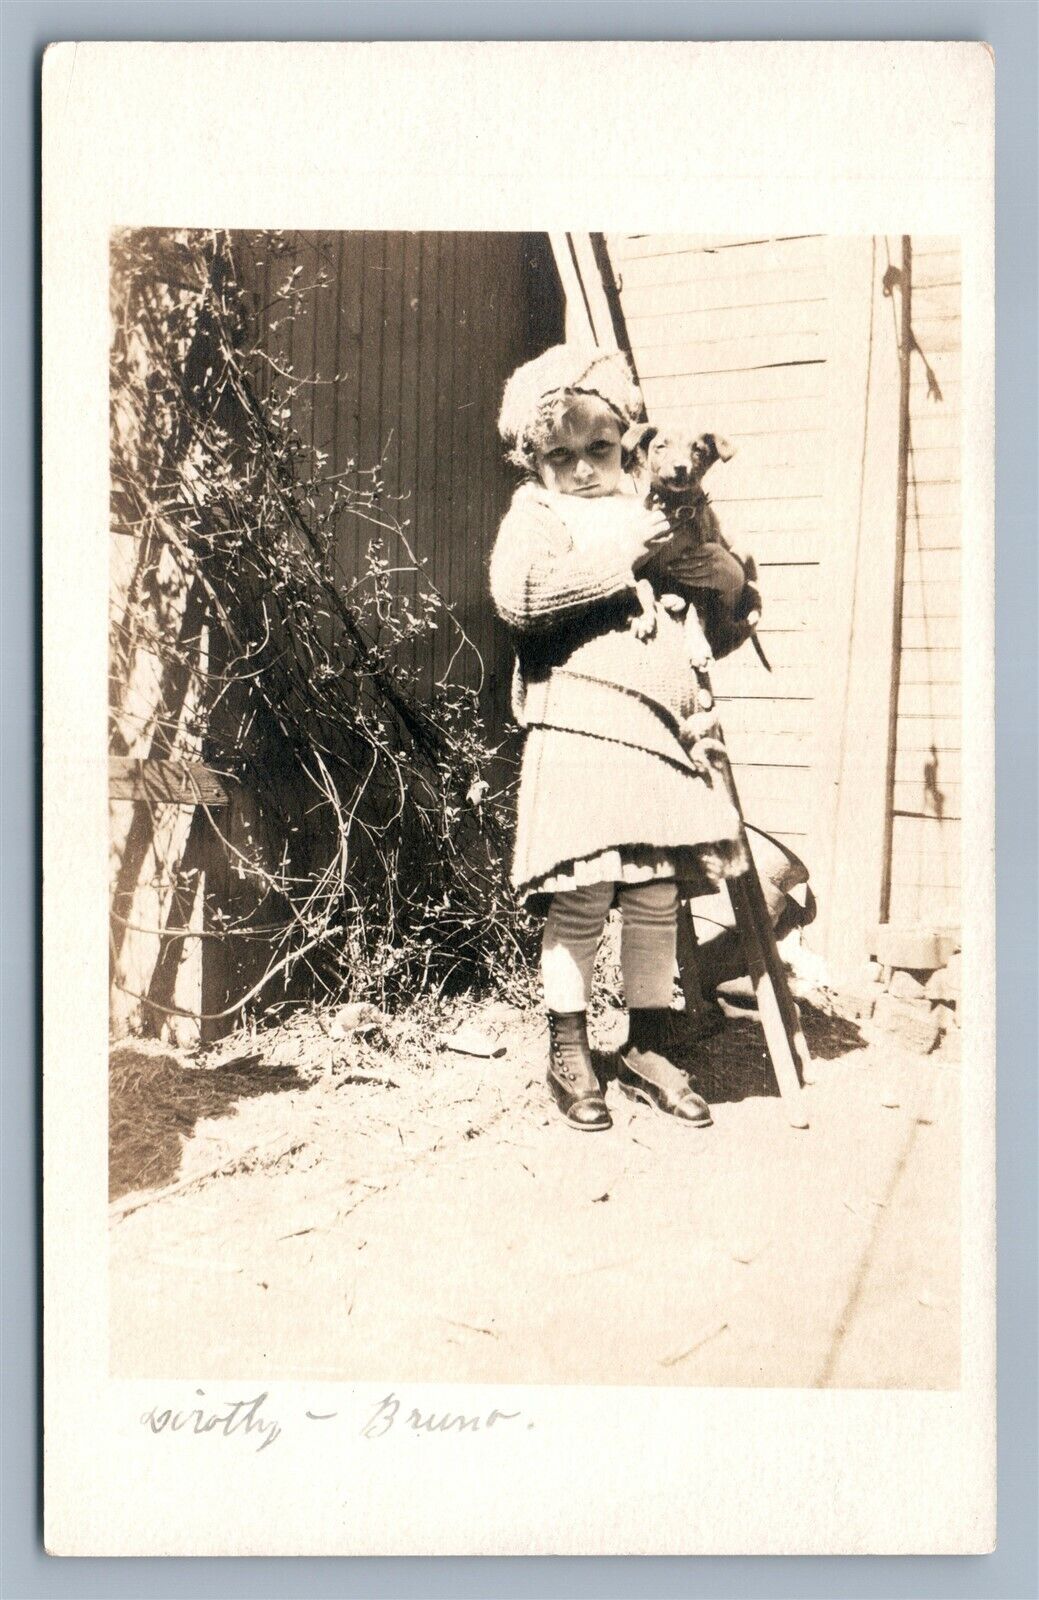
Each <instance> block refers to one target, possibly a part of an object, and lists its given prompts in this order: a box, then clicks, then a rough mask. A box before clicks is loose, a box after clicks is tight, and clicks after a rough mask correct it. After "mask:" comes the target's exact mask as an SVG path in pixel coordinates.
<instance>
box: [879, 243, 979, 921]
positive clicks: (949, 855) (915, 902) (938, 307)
mask: <svg viewBox="0 0 1039 1600" xmlns="http://www.w3.org/2000/svg"><path fill="white" fill-rule="evenodd" d="M960 287H961V284H960V253H959V244H958V241H956V240H942V239H914V241H913V290H912V322H913V333H914V335H915V337H916V342H917V345H918V347H919V349H918V351H914V354H913V357H912V381H911V384H910V391H909V441H910V448H909V493H908V507H907V516H906V553H905V580H904V587H903V621H902V653H901V661H900V669H901V671H900V681H899V695H898V724H897V734H896V750H895V782H894V793H893V796H892V807H893V818H892V851H891V897H890V921H891V922H892V923H898V924H901V925H910V926H918V927H934V928H956V927H958V926H959V925H960V818H961V816H962V802H961V787H960V755H961V674H960V659H961V658H960V616H961V594H960V543H961V533H960V447H961V434H960V429H961V425H962V413H961V407H960V392H961V391H960V346H961V332H960V330H961V323H960ZM928 368H930V370H931V373H932V374H933V379H929V377H928Z"/></svg>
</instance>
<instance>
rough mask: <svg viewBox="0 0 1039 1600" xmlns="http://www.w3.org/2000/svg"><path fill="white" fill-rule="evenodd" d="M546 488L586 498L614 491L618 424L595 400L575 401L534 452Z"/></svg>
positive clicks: (618, 453) (618, 474)
mask: <svg viewBox="0 0 1039 1600" xmlns="http://www.w3.org/2000/svg"><path fill="white" fill-rule="evenodd" d="M536 460H537V468H538V473H539V475H540V477H541V481H542V483H543V484H544V486H545V488H546V489H554V490H555V491H556V493H557V494H579V495H582V496H584V497H585V498H588V499H593V498H595V497H597V496H599V495H606V494H615V493H616V491H617V488H618V486H619V484H620V481H621V478H622V477H623V472H622V470H621V428H620V423H619V422H618V421H617V418H616V417H615V416H614V414H613V412H612V411H611V410H610V409H609V407H608V406H604V405H603V404H602V402H601V401H599V400H592V399H588V400H585V399H579V400H575V401H574V403H573V404H572V405H571V406H570V408H569V410H568V411H566V412H565V413H564V415H563V416H562V417H560V419H559V421H558V422H557V423H556V425H555V427H554V428H553V429H552V431H551V432H550V433H549V434H548V435H547V437H546V438H545V440H544V443H543V444H542V446H541V448H540V449H539V450H538V451H537V453H536Z"/></svg>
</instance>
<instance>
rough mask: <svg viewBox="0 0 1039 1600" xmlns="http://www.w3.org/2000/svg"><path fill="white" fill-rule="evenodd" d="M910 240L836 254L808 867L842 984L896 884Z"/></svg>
mask: <svg viewBox="0 0 1039 1600" xmlns="http://www.w3.org/2000/svg"><path fill="white" fill-rule="evenodd" d="M900 262H901V240H900V239H898V240H887V239H885V238H883V237H877V238H874V239H852V240H839V241H837V240H835V241H833V244H832V246H831V266H830V280H831V299H832V307H833V317H832V325H831V341H832V347H831V360H830V367H831V374H830V415H831V417H832V443H831V446H830V453H831V460H832V463H833V471H832V476H831V482H830V485H829V494H828V498H829V502H830V504H831V505H832V507H833V519H832V524H831V527H832V533H831V537H830V538H829V540H828V541H827V544H826V546H825V548H824V551H823V564H822V568H821V573H820V576H821V580H822V582H821V595H820V598H821V600H822V602H823V604H822V605H821V608H820V610H821V615H822V616H823V617H824V618H825V619H826V624H825V629H824V633H823V636H822V639H821V660H822V661H823V663H824V665H825V674H824V677H823V681H822V684H821V686H820V696H819V700H818V707H819V713H820V716H819V733H818V763H817V771H818V774H819V784H818V789H819V795H820V799H819V804H818V806H817V810H816V818H815V823H814V826H813V830H812V841H811V850H810V853H809V858H810V861H811V866H812V877H813V879H814V881H815V883H816V885H817V890H816V892H817V896H818V902H819V916H818V918H817V921H816V923H815V925H814V926H813V927H812V928H810V929H808V930H806V942H807V943H808V944H809V945H810V946H811V947H813V948H815V949H816V950H818V951H819V952H820V953H821V954H822V955H823V957H824V959H825V960H826V963H827V966H828V968H829V970H830V973H831V975H832V977H833V978H834V980H835V981H841V980H842V979H846V978H848V977H850V976H852V975H853V974H854V972H855V970H856V969H857V968H859V967H861V965H862V963H863V962H864V961H865V960H867V959H868V957H869V955H870V944H871V942H872V940H873V933H874V929H875V927H876V924H877V919H878V913H879V908H880V902H881V891H882V883H883V852H884V828H885V815H886V794H885V779H886V774H887V768H888V742H889V721H888V714H889V703H890V692H891V683H892V672H893V659H894V658H893V651H894V639H893V635H892V622H893V612H892V599H891V597H892V589H893V585H894V582H895V567H896V561H895V556H896V528H897V494H898V444H899V385H900V370H899V339H900V330H899V320H898V314H897V313H898V304H897V300H896V299H895V298H894V287H893V282H894V281H895V280H893V276H892V271H891V270H890V269H897V267H898V266H899V264H900Z"/></svg>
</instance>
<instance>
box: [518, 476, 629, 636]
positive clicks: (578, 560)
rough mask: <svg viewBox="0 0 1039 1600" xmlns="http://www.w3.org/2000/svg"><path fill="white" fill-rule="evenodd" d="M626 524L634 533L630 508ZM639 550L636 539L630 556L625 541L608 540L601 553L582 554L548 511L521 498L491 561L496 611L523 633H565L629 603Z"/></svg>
mask: <svg viewBox="0 0 1039 1600" xmlns="http://www.w3.org/2000/svg"><path fill="white" fill-rule="evenodd" d="M604 510H605V508H604ZM622 520H626V525H630V526H631V527H632V528H634V523H635V518H634V517H633V515H632V512H631V510H630V509H628V508H627V507H625V508H624V509H620V510H618V521H619V522H620V521H622ZM605 531H606V530H605V529H604V532H605ZM636 549H637V546H636V543H635V540H634V538H632V541H631V549H630V550H628V551H625V550H624V546H623V541H618V540H615V539H613V538H604V540H603V541H602V544H601V545H599V546H598V547H596V548H593V549H589V550H577V549H575V548H574V544H573V540H572V539H571V537H570V535H569V533H568V532H567V530H566V528H565V527H564V525H563V524H562V522H560V520H559V518H558V517H556V516H555V515H554V514H553V513H552V511H551V510H550V509H549V508H548V506H546V505H543V504H542V503H541V502H540V501H538V500H537V499H536V498H535V497H533V496H525V495H522V493H521V495H520V496H517V499H516V500H515V501H514V502H513V505H512V507H511V508H510V510H509V511H508V512H507V514H506V516H505V518H504V520H503V522H502V525H501V529H500V531H499V533H498V538H497V542H496V544H495V546H494V550H493V553H492V555H491V574H490V576H491V598H492V600H493V601H494V606H495V609H496V610H497V612H498V615H499V616H500V617H501V618H502V621H503V622H506V623H508V625H509V626H510V627H511V628H514V629H516V631H517V632H519V633H535V632H545V631H547V630H549V629H551V628H556V627H559V626H560V624H562V623H564V622H569V621H571V620H572V619H573V618H575V617H578V616H580V615H581V614H582V613H583V612H585V611H587V610H589V609H590V608H591V607H592V606H596V605H600V604H602V603H603V602H609V601H620V600H622V599H626V597H627V596H628V595H630V594H631V593H632V591H633V590H634V588H635V579H634V577H633V575H632V557H633V556H634V555H635V554H636Z"/></svg>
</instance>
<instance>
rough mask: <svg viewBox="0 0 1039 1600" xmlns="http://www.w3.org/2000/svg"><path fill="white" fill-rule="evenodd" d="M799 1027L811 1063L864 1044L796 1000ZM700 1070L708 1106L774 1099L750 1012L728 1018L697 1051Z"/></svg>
mask: <svg viewBox="0 0 1039 1600" xmlns="http://www.w3.org/2000/svg"><path fill="white" fill-rule="evenodd" d="M798 1007H799V1010H800V1012H801V1026H802V1028H803V1030H804V1036H805V1042H806V1044H807V1045H808V1051H809V1054H810V1055H811V1057H812V1059H813V1060H814V1061H835V1060H837V1059H838V1058H839V1057H840V1056H845V1055H848V1054H850V1053H851V1052H852V1051H853V1050H865V1049H866V1040H865V1039H864V1038H863V1036H862V1034H861V1032H860V1031H859V1029H858V1028H857V1027H856V1025H855V1024H854V1023H853V1022H849V1021H848V1020H847V1019H846V1018H845V1017H839V1016H834V1015H832V1014H831V1013H829V1012H827V1011H823V1010H821V1009H820V1007H818V1006H815V1005H813V1004H812V1003H811V1001H808V1000H800V1001H799V1002H798ZM702 1049H703V1053H704V1058H705V1060H704V1065H703V1067H702V1069H701V1070H700V1072H699V1073H698V1074H697V1077H698V1080H699V1087H700V1090H701V1093H702V1094H704V1095H705V1096H706V1098H707V1099H708V1100H710V1101H712V1102H719V1101H734V1100H747V1099H749V1098H751V1097H768V1096H771V1095H778V1094H779V1088H778V1086H777V1084H776V1079H775V1074H774V1073H773V1071H772V1063H771V1062H770V1061H769V1057H768V1050H767V1049H766V1046H765V1036H764V1034H763V1033H762V1030H761V1024H760V1022H759V1021H758V1014H757V1010H756V1009H748V1011H747V1012H746V1014H745V1016H741V1017H733V1018H731V1019H730V1020H729V1022H728V1023H727V1025H726V1027H725V1028H723V1030H722V1031H721V1033H719V1034H717V1035H716V1036H715V1037H714V1038H713V1039H709V1040H707V1041H706V1043H705V1044H704V1045H703V1046H702Z"/></svg>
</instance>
